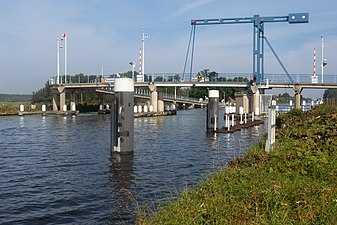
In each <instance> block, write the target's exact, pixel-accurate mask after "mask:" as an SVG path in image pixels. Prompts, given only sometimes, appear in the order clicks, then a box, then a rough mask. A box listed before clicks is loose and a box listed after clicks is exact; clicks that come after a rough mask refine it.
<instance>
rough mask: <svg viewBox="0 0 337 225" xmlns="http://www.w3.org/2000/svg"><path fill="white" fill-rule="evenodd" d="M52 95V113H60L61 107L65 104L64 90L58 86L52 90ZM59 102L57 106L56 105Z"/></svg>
mask: <svg viewBox="0 0 337 225" xmlns="http://www.w3.org/2000/svg"><path fill="white" fill-rule="evenodd" d="M52 94H53V111H61V110H62V108H63V105H65V104H66V93H65V88H64V87H62V86H60V87H57V88H55V89H52ZM58 102H59V104H57V103H58Z"/></svg>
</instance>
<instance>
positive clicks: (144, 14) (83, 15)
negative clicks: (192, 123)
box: [0, 0, 337, 98]
mask: <svg viewBox="0 0 337 225" xmlns="http://www.w3.org/2000/svg"><path fill="white" fill-rule="evenodd" d="M0 3H1V8H0V21H1V22H0V49H1V52H0V80H1V81H0V93H7V94H31V93H32V92H34V91H37V90H39V89H40V88H42V87H43V86H44V84H45V83H46V82H47V81H48V79H49V78H50V77H53V76H55V75H56V74H57V38H59V37H60V36H61V34H63V33H66V34H67V52H68V53H67V58H68V60H67V64H68V74H70V75H75V74H78V73H84V74H101V69H102V65H105V67H104V73H105V74H114V73H122V72H126V71H129V70H131V67H130V65H129V62H130V61H135V62H136V64H138V60H139V49H140V47H141V38H142V30H143V29H144V30H145V32H146V34H148V36H149V37H148V38H146V39H145V73H169V72H173V73H181V72H182V71H183V67H184V62H185V57H186V50H187V46H188V41H189V35H190V30H191V20H192V19H209V18H236V17H253V16H254V15H260V16H286V15H288V14H289V13H296V12H308V13H309V23H308V24H288V23H268V24H265V35H266V36H267V37H268V39H269V41H270V42H271V43H272V45H273V47H274V49H275V50H276V52H277V54H278V55H279V57H280V58H281V60H282V61H283V63H284V65H285V66H286V68H287V70H288V71H289V73H291V74H293V73H294V74H296V73H299V74H305V73H307V74H312V73H313V49H314V48H317V61H318V62H319V61H320V60H321V58H320V55H321V36H324V47H325V48H324V58H326V59H327V62H328V65H327V66H326V67H325V68H324V74H337V63H335V62H337V55H336V54H335V52H337V22H336V21H337V2H336V1H334V0H321V1H314V0H296V1H293V0H282V1H270V0H256V1H251V0H240V1H229V0H123V1H122V0H119V1H118V0H57V1H55V0H10V1H9V0H0ZM252 31H253V27H252V24H235V25H216V26H198V27H197V31H196V42H195V44H196V45H195V60H194V64H193V71H194V72H198V71H201V70H203V69H205V68H208V69H210V71H216V72H218V73H233V72H237V73H251V72H252V48H253V47H252V39H253V32H252ZM60 58H61V61H62V60H63V58H62V52H61V56H60ZM62 62H63V61H62ZM62 62H61V74H62V73H64V69H63V67H62V66H63V65H62ZM137 67H138V65H137ZM137 67H136V70H138V68H137ZM317 67H318V68H317V74H320V73H321V71H320V66H319V63H318V66H317ZM265 73H283V70H282V69H281V67H280V66H279V64H278V63H277V61H276V60H275V58H274V57H273V56H272V53H271V52H270V50H269V49H267V48H266V50H265ZM279 91H280V92H285V91H286V90H279ZM322 93H323V91H312V90H309V91H306V90H304V92H303V95H308V97H317V98H318V97H321V95H322Z"/></svg>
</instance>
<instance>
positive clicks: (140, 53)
mask: <svg viewBox="0 0 337 225" xmlns="http://www.w3.org/2000/svg"><path fill="white" fill-rule="evenodd" d="M138 72H139V74H142V49H141V48H140V49H139V71H138Z"/></svg>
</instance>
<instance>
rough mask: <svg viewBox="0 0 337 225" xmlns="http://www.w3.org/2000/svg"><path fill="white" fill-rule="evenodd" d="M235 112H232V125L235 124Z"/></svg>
mask: <svg viewBox="0 0 337 225" xmlns="http://www.w3.org/2000/svg"><path fill="white" fill-rule="evenodd" d="M234 123H235V122H234V114H232V127H233V126H234Z"/></svg>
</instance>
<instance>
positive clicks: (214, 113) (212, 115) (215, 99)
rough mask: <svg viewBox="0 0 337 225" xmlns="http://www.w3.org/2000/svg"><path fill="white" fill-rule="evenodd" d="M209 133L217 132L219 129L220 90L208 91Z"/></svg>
mask: <svg viewBox="0 0 337 225" xmlns="http://www.w3.org/2000/svg"><path fill="white" fill-rule="evenodd" d="M208 98H209V100H208V101H209V102H208V104H207V118H206V120H207V131H215V130H216V129H217V128H218V127H219V90H209V91H208Z"/></svg>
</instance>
